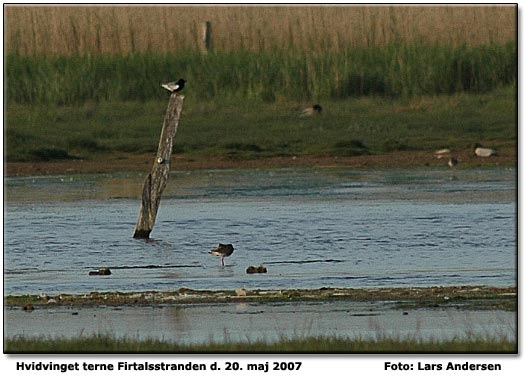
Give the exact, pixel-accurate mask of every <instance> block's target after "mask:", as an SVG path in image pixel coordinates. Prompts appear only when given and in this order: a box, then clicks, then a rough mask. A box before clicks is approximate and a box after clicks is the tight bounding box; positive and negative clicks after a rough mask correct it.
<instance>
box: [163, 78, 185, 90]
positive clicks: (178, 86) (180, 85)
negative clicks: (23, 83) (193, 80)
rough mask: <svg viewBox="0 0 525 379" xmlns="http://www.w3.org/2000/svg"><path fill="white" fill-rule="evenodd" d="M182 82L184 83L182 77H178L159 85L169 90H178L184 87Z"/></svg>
mask: <svg viewBox="0 0 525 379" xmlns="http://www.w3.org/2000/svg"><path fill="white" fill-rule="evenodd" d="M184 83H186V81H185V80H184V79H179V80H178V81H176V82H170V83H165V84H161V85H160V86H161V87H162V88H166V89H167V90H168V91H170V92H179V91H180V90H182V89H183V88H184Z"/></svg>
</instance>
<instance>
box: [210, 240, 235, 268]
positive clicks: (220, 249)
mask: <svg viewBox="0 0 525 379" xmlns="http://www.w3.org/2000/svg"><path fill="white" fill-rule="evenodd" d="M233 250H234V248H233V245H232V244H231V243H229V244H227V245H225V244H222V243H219V246H217V247H216V248H215V249H213V250H212V251H210V254H211V255H214V256H216V257H221V263H222V265H223V266H224V258H226V257H229V256H230V255H232V254H233Z"/></svg>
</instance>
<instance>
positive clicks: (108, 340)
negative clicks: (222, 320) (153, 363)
mask: <svg viewBox="0 0 525 379" xmlns="http://www.w3.org/2000/svg"><path fill="white" fill-rule="evenodd" d="M213 352H217V353H234V352H235V353H237V352H249V353H270V354H271V353H310V352H312V353H444V352H447V353H516V352H517V346H516V343H514V342H511V341H508V340H506V339H493V338H481V337H475V338H472V339H467V338H465V339H453V340H450V341H429V342H425V341H421V340H418V339H407V340H401V339H395V338H379V339H378V340H375V341H373V340H372V341H369V340H363V339H359V338H355V339H349V338H337V337H311V338H305V339H287V338H283V339H281V340H280V341H277V342H264V341H254V342H226V343H212V342H210V343H206V344H194V345H184V344H177V343H171V342H166V341H159V340H145V341H137V340H132V339H119V338H113V337H110V336H94V337H78V338H56V339H40V338H27V337H17V338H7V339H4V353H8V354H13V353H213Z"/></svg>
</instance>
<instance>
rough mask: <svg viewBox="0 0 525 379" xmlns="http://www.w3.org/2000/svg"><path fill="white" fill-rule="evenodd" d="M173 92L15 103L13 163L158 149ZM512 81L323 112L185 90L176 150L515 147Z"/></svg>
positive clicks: (194, 155) (261, 154) (293, 152)
mask: <svg viewBox="0 0 525 379" xmlns="http://www.w3.org/2000/svg"><path fill="white" fill-rule="evenodd" d="M164 95H166V98H164V99H161V100H151V101H144V102H142V101H126V102H122V101H103V102H100V103H97V102H91V101H88V102H85V103H84V104H82V105H79V106H74V105H64V106H58V105H38V104H33V105H26V104H12V103H11V104H8V105H7V106H6V108H5V141H6V145H5V156H6V158H7V161H9V162H12V161H49V160H60V159H73V158H83V159H91V158H94V157H97V156H101V155H104V154H110V153H118V152H121V153H125V154H140V153H152V154H154V152H155V151H156V149H157V144H158V138H159V135H160V129H161V126H162V120H163V117H164V112H165V108H166V104H167V94H164ZM515 95H516V94H515V87H513V86H508V87H504V88H498V89H496V90H494V91H491V92H489V93H485V94H464V93H460V94H455V95H441V96H415V97H411V98H408V99H387V98H384V97H366V98H350V99H346V100H327V101H326V102H322V106H323V112H322V114H321V115H318V116H315V117H301V115H300V113H301V112H300V110H301V109H302V108H303V107H304V106H306V105H308V104H309V103H307V102H299V101H289V100H285V101H282V102H273V103H267V102H264V101H252V100H248V99H244V100H239V101H230V100H220V99H216V100H214V101H199V100H198V99H196V98H195V97H194V96H192V95H190V94H187V95H186V99H185V104H184V110H183V114H182V118H181V124H180V128H179V131H178V133H177V136H176V140H175V146H174V152H175V154H176V155H180V154H182V155H184V156H185V157H187V158H190V159H197V160H198V159H203V160H209V159H211V158H213V159H217V158H224V159H228V160H235V161H240V160H247V159H248V160H252V159H261V158H269V157H292V156H297V157H315V156H317V157H352V156H357V155H361V156H366V155H372V154H383V153H391V152H396V151H407V152H408V151H428V150H432V149H439V148H443V147H448V148H451V149H453V150H470V149H471V147H472V145H473V144H474V143H476V142H478V143H481V144H484V145H487V146H490V147H494V148H496V149H505V148H506V149H511V150H512V149H513V147H514V146H515V143H516V138H517V128H516V100H515Z"/></svg>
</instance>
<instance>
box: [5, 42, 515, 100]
mask: <svg viewBox="0 0 525 379" xmlns="http://www.w3.org/2000/svg"><path fill="white" fill-rule="evenodd" d="M516 67H517V66H516V46H515V44H513V43H508V44H491V45H485V46H479V47H469V46H466V45H463V46H458V47H452V46H446V45H445V46H435V45H425V44H411V45H408V44H401V43H395V44H390V45H388V46H385V47H369V48H360V47H354V48H350V47H349V48H347V49H345V50H344V51H341V52H337V53H336V52H330V51H323V50H320V51H311V52H307V53H306V52H297V51H290V52H278V51H274V52H272V53H252V52H247V51H239V52H232V53H213V54H208V55H207V56H206V57H203V56H202V55H201V54H200V53H198V52H186V53H178V54H177V55H173V54H166V55H156V54H153V53H152V54H138V53H137V54H131V55H128V56H108V55H85V56H84V55H77V56H71V57H65V56H23V55H18V54H8V55H6V57H5V83H6V88H5V98H6V100H7V102H8V103H25V104H32V105H35V104H45V105H50V104H55V105H71V104H77V105H78V104H84V103H85V102H86V101H89V100H94V101H97V102H99V101H111V102H118V101H129V100H131V101H149V100H161V99H163V98H164V97H165V93H163V92H162V91H161V90H160V89H159V82H161V81H171V80H175V79H177V78H179V77H183V78H185V79H186V80H187V81H188V83H187V89H186V90H185V92H186V93H187V94H188V95H189V96H192V97H193V98H195V99H198V100H199V101H203V100H214V99H216V98H221V99H224V98H230V99H237V100H243V99H250V100H258V101H265V102H278V103H280V102H282V101H324V102H326V101H328V100H345V99H348V98H349V97H350V98H351V97H359V96H372V95H373V96H383V97H390V98H399V97H405V98H406V97H411V96H420V95H440V94H454V93H458V92H472V93H484V92H487V91H490V90H492V89H494V88H496V87H498V86H502V85H509V84H512V83H514V82H515V81H516Z"/></svg>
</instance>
